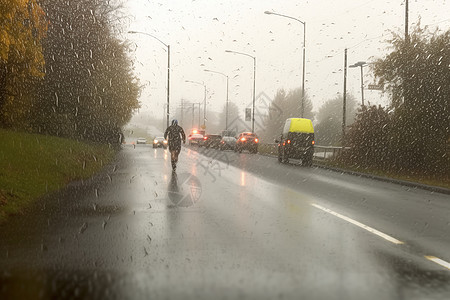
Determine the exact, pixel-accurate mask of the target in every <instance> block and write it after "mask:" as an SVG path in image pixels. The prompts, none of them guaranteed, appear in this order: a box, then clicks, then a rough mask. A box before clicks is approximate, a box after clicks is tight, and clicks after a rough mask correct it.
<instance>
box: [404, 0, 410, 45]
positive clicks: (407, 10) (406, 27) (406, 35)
mask: <svg viewBox="0 0 450 300" xmlns="http://www.w3.org/2000/svg"><path fill="white" fill-rule="evenodd" d="M408 15H409V1H408V0H405V42H406V43H409V33H408Z"/></svg>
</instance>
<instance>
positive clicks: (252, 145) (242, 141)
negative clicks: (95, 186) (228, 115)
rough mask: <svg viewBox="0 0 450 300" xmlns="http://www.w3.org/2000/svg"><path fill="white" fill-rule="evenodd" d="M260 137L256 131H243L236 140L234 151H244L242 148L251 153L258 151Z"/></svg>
mask: <svg viewBox="0 0 450 300" xmlns="http://www.w3.org/2000/svg"><path fill="white" fill-rule="evenodd" d="M258 143H259V139H258V136H257V135H256V134H255V133H252V132H243V133H241V134H240V135H239V136H238V138H237V140H236V147H235V149H234V151H236V152H239V153H240V152H242V150H248V151H250V153H258Z"/></svg>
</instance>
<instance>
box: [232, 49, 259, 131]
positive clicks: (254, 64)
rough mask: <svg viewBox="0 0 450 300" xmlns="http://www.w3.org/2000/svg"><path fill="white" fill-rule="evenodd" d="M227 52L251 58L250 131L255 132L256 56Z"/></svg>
mask: <svg viewBox="0 0 450 300" xmlns="http://www.w3.org/2000/svg"><path fill="white" fill-rule="evenodd" d="M225 52H227V53H234V54H240V55H245V56H248V57H251V58H253V104H252V132H255V92H256V91H255V89H256V57H255V56H252V55H250V54H247V53H242V52H237V51H231V50H225Z"/></svg>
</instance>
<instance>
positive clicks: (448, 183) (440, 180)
mask: <svg viewBox="0 0 450 300" xmlns="http://www.w3.org/2000/svg"><path fill="white" fill-rule="evenodd" d="M317 163H319V164H321V165H324V166H329V167H335V168H340V169H343V170H349V171H354V172H359V173H366V174H371V175H376V176H382V177H388V178H394V179H399V180H405V181H410V182H416V183H421V184H426V185H432V186H437V187H443V188H447V189H450V177H449V176H448V174H447V175H420V174H410V173H404V172H400V171H399V172H393V171H390V172H388V171H384V170H380V169H376V168H360V167H356V166H349V165H347V164H345V163H343V162H340V161H336V160H321V161H318V162H317Z"/></svg>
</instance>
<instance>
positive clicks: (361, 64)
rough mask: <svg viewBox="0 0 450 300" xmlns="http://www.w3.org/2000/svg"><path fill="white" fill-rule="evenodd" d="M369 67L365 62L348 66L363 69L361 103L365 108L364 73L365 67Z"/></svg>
mask: <svg viewBox="0 0 450 300" xmlns="http://www.w3.org/2000/svg"><path fill="white" fill-rule="evenodd" d="M365 66H367V63H366V62H365V61H358V62H357V63H355V64H353V65H351V66H348V67H349V68H357V67H361V103H362V106H364V81H363V78H364V72H363V67H365Z"/></svg>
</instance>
